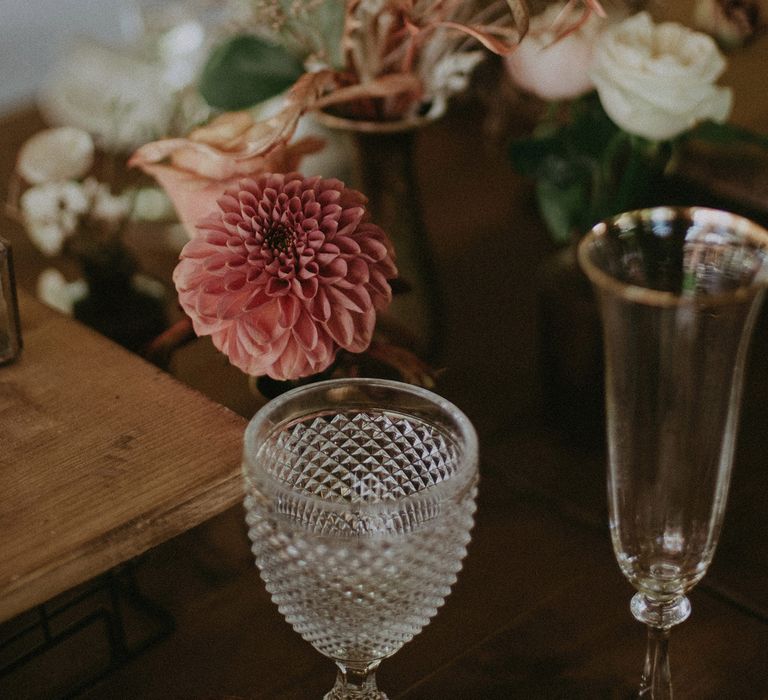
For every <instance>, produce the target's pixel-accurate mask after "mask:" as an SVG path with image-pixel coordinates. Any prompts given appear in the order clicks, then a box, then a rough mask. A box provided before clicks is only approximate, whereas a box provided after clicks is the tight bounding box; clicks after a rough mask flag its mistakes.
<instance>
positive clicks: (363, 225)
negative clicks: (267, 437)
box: [174, 173, 397, 379]
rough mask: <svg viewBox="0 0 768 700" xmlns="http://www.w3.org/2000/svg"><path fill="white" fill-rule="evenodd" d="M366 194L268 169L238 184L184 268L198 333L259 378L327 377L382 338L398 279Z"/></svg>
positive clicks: (184, 255) (184, 294)
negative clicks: (380, 323) (379, 319)
mask: <svg viewBox="0 0 768 700" xmlns="http://www.w3.org/2000/svg"><path fill="white" fill-rule="evenodd" d="M365 204H366V198H365V197H364V196H363V195H362V194H361V193H359V192H357V191H355V190H351V189H348V188H346V187H344V185H343V184H342V183H341V182H339V181H338V180H330V179H322V178H320V177H312V178H308V179H305V178H304V177H302V176H301V175H300V174H298V173H290V174H287V175H277V174H264V175H262V176H260V177H259V178H258V179H255V180H254V179H246V180H242V181H240V183H239V184H238V185H236V186H235V187H232V188H231V189H229V190H227V192H226V194H225V195H224V196H223V197H221V199H220V200H219V208H220V211H219V212H218V213H217V214H215V215H212V216H210V217H208V218H207V219H205V220H204V221H202V222H201V223H200V224H199V226H198V228H199V231H200V233H199V234H198V235H197V236H196V237H195V238H193V239H192V240H191V241H190V242H189V243H187V244H186V245H185V246H184V249H183V250H182V252H181V261H180V262H179V264H178V266H177V267H176V270H175V271H174V282H175V284H176V288H177V290H178V293H179V301H180V303H181V305H182V307H183V308H184V310H185V311H186V312H187V314H188V315H189V316H190V317H191V318H192V322H193V325H194V328H195V332H196V333H197V334H198V335H210V336H211V338H212V340H213V343H214V344H215V345H216V347H217V348H219V349H220V350H221V351H222V352H224V353H225V354H226V355H227V356H228V357H229V359H230V361H231V362H232V363H233V364H234V365H236V366H237V367H239V368H240V369H242V370H243V371H244V372H246V373H248V374H252V375H261V374H268V375H269V376H271V377H273V378H275V379H297V378H299V377H304V376H308V375H311V374H315V373H317V372H321V371H322V370H324V369H326V368H327V367H328V366H329V365H330V364H331V363H332V362H333V360H334V358H335V356H336V354H337V352H338V351H339V350H340V349H341V348H344V349H346V350H349V351H350V352H362V351H363V350H365V349H366V348H367V347H368V345H369V344H370V342H371V338H372V336H373V329H374V325H375V321H376V312H377V311H380V310H382V309H384V308H385V307H386V306H387V305H388V304H389V302H390V300H391V289H390V286H389V283H388V282H387V280H388V279H391V278H393V277H395V276H396V274H397V270H396V268H395V265H394V262H393V253H392V249H391V245H390V243H389V240H388V239H387V237H386V234H385V233H384V232H383V231H382V230H381V229H380V228H379V227H378V226H376V225H375V224H373V223H372V222H371V221H370V219H369V215H368V213H367V211H366V209H365Z"/></svg>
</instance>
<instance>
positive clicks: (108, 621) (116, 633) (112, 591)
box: [0, 562, 175, 700]
mask: <svg viewBox="0 0 768 700" xmlns="http://www.w3.org/2000/svg"><path fill="white" fill-rule="evenodd" d="M105 592H106V593H107V594H108V595H107V598H108V602H107V603H106V604H105V603H104V602H103V601H99V600H97V596H99V595H100V594H102V593H105ZM89 599H93V603H94V605H93V608H92V609H91V610H90V611H88V612H87V614H85V615H84V616H83V617H81V618H79V619H77V620H76V621H75V622H73V623H71V624H69V625H66V626H65V627H64V628H63V629H61V630H60V631H58V632H56V633H54V632H53V631H52V623H53V622H55V621H56V618H58V617H60V616H61V615H62V614H64V613H66V612H67V611H70V610H72V609H73V608H75V607H76V606H78V605H81V604H84V603H86V602H87V601H89ZM126 604H128V606H129V607H130V608H132V609H133V610H135V611H136V610H137V611H139V612H140V613H142V615H143V616H144V617H145V618H146V619H147V620H149V621H150V622H151V623H153V626H154V630H153V631H152V632H151V633H150V634H149V635H148V636H145V637H144V638H142V639H140V640H139V641H137V642H135V643H134V644H129V643H128V639H127V637H126V629H125V621H126V617H125V612H126V611H125V608H126V607H128V606H126ZM34 613H35V617H36V620H35V621H34V622H32V623H30V624H28V625H25V626H24V627H23V628H22V629H20V630H18V631H15V632H14V633H13V634H11V635H10V636H8V637H7V638H5V639H3V638H0V654H2V652H4V651H6V650H7V649H9V647H12V645H14V644H17V643H20V642H21V640H23V638H24V637H26V636H31V635H34V634H35V633H38V635H39V634H42V640H43V641H41V642H39V643H36V644H33V645H32V646H31V648H29V649H28V650H25V651H23V652H22V653H20V654H18V655H17V656H16V657H15V658H13V659H12V660H11V661H8V662H7V663H5V664H4V665H0V681H1V680H2V679H3V678H7V677H8V676H10V675H11V674H13V673H14V672H15V671H17V670H19V669H20V668H21V667H23V666H24V665H25V664H27V663H29V662H30V661H32V660H33V659H36V658H38V657H39V656H41V655H43V654H45V653H46V652H48V651H50V650H52V649H54V648H55V647H56V646H58V645H59V644H62V643H63V642H65V641H67V640H68V639H70V638H71V637H74V636H75V635H77V634H78V633H80V632H82V631H84V630H85V629H87V628H89V627H90V626H92V625H95V624H99V623H103V625H104V631H105V633H106V641H107V644H108V648H109V661H108V662H107V663H106V665H105V666H103V667H102V668H100V669H99V670H98V671H96V672H95V673H93V674H91V675H89V676H88V677H85V678H83V679H81V680H79V681H78V682H76V684H75V685H74V686H73V687H71V688H69V689H68V690H66V691H64V693H63V694H62V695H59V696H58V697H60V698H62V700H64V699H65V698H73V697H75V696H77V695H79V694H80V693H82V692H84V691H85V690H87V689H89V688H91V687H92V686H93V685H95V684H96V683H97V682H98V681H100V680H101V679H103V678H105V677H106V676H108V675H109V674H110V673H112V672H113V671H115V670H116V669H117V668H119V667H120V666H122V665H123V664H125V663H126V662H127V661H129V660H130V659H133V658H135V657H136V656H138V655H139V654H141V653H142V652H143V651H145V650H146V649H148V648H149V647H150V646H152V645H153V644H156V643H157V642H159V641H160V640H162V639H164V638H165V637H167V636H168V635H169V634H170V633H171V632H173V630H174V629H175V621H174V619H173V616H172V615H171V614H170V613H169V612H168V611H167V610H165V609H164V608H162V607H161V606H160V605H158V604H157V603H155V602H154V601H152V600H150V599H149V598H147V597H146V596H145V595H144V594H143V593H142V592H141V591H140V590H139V586H138V582H137V581H136V575H135V565H134V563H132V562H129V563H127V564H123V565H121V566H120V567H117V568H115V569H112V570H110V571H108V572H107V573H105V574H103V575H102V576H99V577H98V578H96V579H94V580H93V582H91V583H90V584H88V585H87V586H86V588H84V589H83V590H82V591H81V592H79V593H77V594H76V595H75V596H74V597H72V598H69V599H68V600H66V602H61V598H58V599H54V600H52V601H49V602H47V603H44V604H42V605H38V606H37V607H36V608H35V609H34ZM27 614H28V613H27Z"/></svg>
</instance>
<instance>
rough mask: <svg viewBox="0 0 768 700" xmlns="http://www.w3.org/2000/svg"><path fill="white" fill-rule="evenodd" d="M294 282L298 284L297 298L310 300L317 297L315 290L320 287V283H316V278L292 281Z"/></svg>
mask: <svg viewBox="0 0 768 700" xmlns="http://www.w3.org/2000/svg"><path fill="white" fill-rule="evenodd" d="M296 282H298V286H299V292H298V296H299V297H300V298H301V299H312V298H314V297H315V296H316V295H317V290H318V287H319V286H320V283H319V282H318V281H317V276H315V277H310V278H309V279H306V280H294V283H296ZM294 288H295V287H294Z"/></svg>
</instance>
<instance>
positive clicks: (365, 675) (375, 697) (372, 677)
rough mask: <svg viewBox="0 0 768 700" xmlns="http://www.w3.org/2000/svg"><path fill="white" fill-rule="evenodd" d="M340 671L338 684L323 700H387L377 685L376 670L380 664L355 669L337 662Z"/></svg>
mask: <svg viewBox="0 0 768 700" xmlns="http://www.w3.org/2000/svg"><path fill="white" fill-rule="evenodd" d="M336 665H337V666H338V667H339V671H338V673H337V674H336V684H335V685H334V686H333V688H332V689H331V691H330V692H329V693H327V694H326V695H325V697H324V698H323V700H387V696H386V695H385V694H384V693H382V692H381V691H380V690H379V688H378V686H377V685H376V669H377V668H378V667H379V663H378V662H375V663H373V664H370V665H368V666H361V667H354V666H347V665H346V664H343V663H341V662H338V661H337V662H336Z"/></svg>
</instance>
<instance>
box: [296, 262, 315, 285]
mask: <svg viewBox="0 0 768 700" xmlns="http://www.w3.org/2000/svg"><path fill="white" fill-rule="evenodd" d="M319 272H320V266H319V265H318V264H317V263H316V262H315V261H314V260H313V261H310V262H308V263H305V264H304V265H302V266H301V268H300V269H299V274H298V277H299V279H301V280H305V279H310V278H312V277H317V275H318V274H319Z"/></svg>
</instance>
